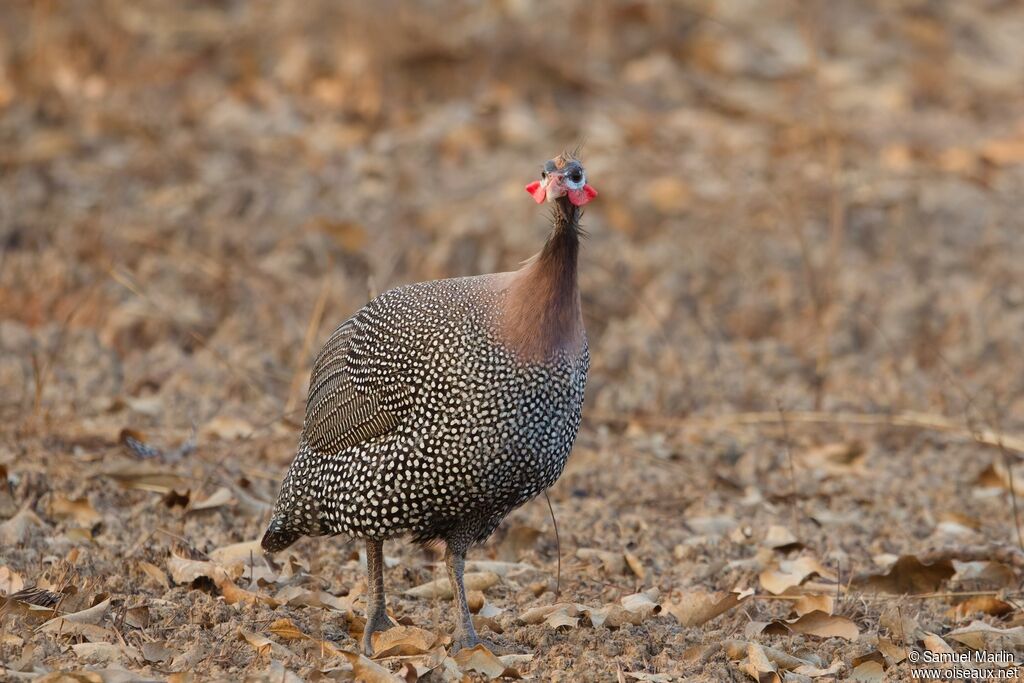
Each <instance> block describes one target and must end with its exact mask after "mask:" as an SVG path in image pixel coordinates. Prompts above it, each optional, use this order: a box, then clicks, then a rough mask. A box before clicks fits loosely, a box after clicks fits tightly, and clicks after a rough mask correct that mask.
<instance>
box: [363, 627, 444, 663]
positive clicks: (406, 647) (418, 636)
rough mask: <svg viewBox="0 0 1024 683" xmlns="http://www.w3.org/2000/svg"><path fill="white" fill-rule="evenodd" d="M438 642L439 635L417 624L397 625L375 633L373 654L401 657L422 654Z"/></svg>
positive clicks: (376, 655) (377, 656)
mask: <svg viewBox="0 0 1024 683" xmlns="http://www.w3.org/2000/svg"><path fill="white" fill-rule="evenodd" d="M436 642H437V636H436V635H434V634H433V633H431V632H430V631H427V630H426V629H422V628H417V627H416V626H395V627H394V628H389V629H388V630H386V631H378V632H377V633H374V634H373V656H374V658H375V659H381V658H383V657H401V656H410V655H421V654H423V653H425V652H429V651H430V649H431V648H432V647H434V644H435V643H436Z"/></svg>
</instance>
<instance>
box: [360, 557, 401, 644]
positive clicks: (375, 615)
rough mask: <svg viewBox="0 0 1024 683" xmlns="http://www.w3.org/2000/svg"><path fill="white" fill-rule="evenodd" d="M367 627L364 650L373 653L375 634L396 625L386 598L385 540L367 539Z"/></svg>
mask: <svg viewBox="0 0 1024 683" xmlns="http://www.w3.org/2000/svg"><path fill="white" fill-rule="evenodd" d="M366 588H367V596H366V629H365V630H364V631H363V652H365V653H366V655H367V656H370V655H372V654H373V634H374V633H376V632H377V631H386V630H388V629H389V628H391V627H392V626H394V625H395V622H393V621H391V618H390V617H389V616H388V612H387V605H386V600H385V598H384V541H375V540H373V539H369V538H368V539H366Z"/></svg>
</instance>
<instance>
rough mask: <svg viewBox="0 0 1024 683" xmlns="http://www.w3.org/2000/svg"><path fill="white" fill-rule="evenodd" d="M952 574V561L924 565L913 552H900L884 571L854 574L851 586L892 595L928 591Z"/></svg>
mask: <svg viewBox="0 0 1024 683" xmlns="http://www.w3.org/2000/svg"><path fill="white" fill-rule="evenodd" d="M955 573H956V570H955V569H953V562H952V561H951V560H940V561H938V562H935V563H934V564H923V563H922V562H921V561H920V560H919V559H917V557H915V556H913V555H903V556H901V557H900V558H899V559H898V560H896V562H895V564H893V565H892V567H890V568H889V570H888V571H887V572H885V573H884V574H869V575H861V576H856V577H854V578H853V581H852V582H851V585H852V586H855V587H857V588H860V589H861V590H866V591H876V592H879V593H891V594H894V595H903V594H913V593H931V592H933V591H936V590H938V589H939V587H940V586H942V584H943V583H945V582H946V581H947V580H949V579H950V578H951V577H952V576H953V575H954V574H955Z"/></svg>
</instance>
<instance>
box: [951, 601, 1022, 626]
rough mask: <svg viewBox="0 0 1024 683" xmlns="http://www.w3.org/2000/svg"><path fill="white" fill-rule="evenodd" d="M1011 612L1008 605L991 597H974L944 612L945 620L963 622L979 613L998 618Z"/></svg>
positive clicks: (1011, 608) (1010, 607)
mask: <svg viewBox="0 0 1024 683" xmlns="http://www.w3.org/2000/svg"><path fill="white" fill-rule="evenodd" d="M1012 611H1013V606H1012V605H1010V603H1008V602H1005V601H1003V600H1000V599H999V598H997V597H995V596H992V595H974V596H971V597H969V598H967V599H965V600H964V601H963V602H960V603H958V604H956V605H954V606H952V607H950V608H949V609H948V610H946V618H947V619H952V620H953V621H963V620H964V619H966V618H967V617H970V616H972V615H975V614H978V613H981V614H990V615H992V616H996V617H1000V616H1003V615H1005V614H1009V613H1010V612H1012Z"/></svg>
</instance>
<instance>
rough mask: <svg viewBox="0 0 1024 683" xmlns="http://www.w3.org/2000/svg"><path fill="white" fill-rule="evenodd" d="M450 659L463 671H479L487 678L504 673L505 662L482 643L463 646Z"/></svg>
mask: <svg viewBox="0 0 1024 683" xmlns="http://www.w3.org/2000/svg"><path fill="white" fill-rule="evenodd" d="M452 659H454V660H455V663H456V664H458V665H459V668H460V669H461V670H462V671H463V672H464V673H480V674H483V675H484V676H487V677H488V678H500V677H501V676H503V675H504V674H505V669H506V667H505V664H504V663H503V662H502V661H501V660H500V659H498V658H497V657H495V656H494V653H493V652H491V651H490V650H488V649H487V648H486V647H484V646H483V645H476V646H474V647H470V648H463V649H462V650H459V652H458V653H457V654H456V655H455V656H454V657H452Z"/></svg>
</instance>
